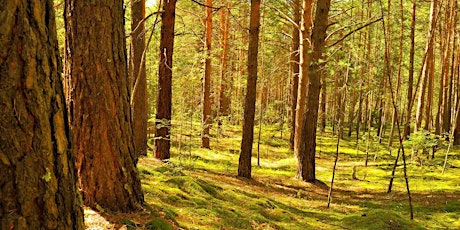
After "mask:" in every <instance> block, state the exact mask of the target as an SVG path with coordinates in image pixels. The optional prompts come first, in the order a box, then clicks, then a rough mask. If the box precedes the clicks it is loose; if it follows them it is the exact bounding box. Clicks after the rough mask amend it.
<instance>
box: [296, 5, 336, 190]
mask: <svg viewBox="0 0 460 230" xmlns="http://www.w3.org/2000/svg"><path fill="white" fill-rule="evenodd" d="M330 5H331V1H330V0H318V2H317V5H316V13H315V20H314V23H313V28H312V36H311V42H312V56H311V66H310V68H309V69H310V71H309V75H308V77H309V79H308V80H309V81H308V90H307V100H306V110H305V113H304V114H303V115H302V120H303V124H302V129H301V131H302V132H301V139H300V140H301V141H300V149H299V154H298V164H297V178H298V179H299V180H303V181H308V182H314V181H316V175H315V153H316V125H317V121H318V106H319V94H320V90H321V76H322V75H323V72H322V69H323V67H324V63H322V62H321V58H322V56H323V49H324V43H325V38H326V30H327V26H328V18H329V9H330Z"/></svg>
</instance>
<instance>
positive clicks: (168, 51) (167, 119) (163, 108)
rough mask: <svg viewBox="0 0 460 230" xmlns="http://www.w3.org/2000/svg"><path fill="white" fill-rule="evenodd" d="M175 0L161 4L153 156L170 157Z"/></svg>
mask: <svg viewBox="0 0 460 230" xmlns="http://www.w3.org/2000/svg"><path fill="white" fill-rule="evenodd" d="M175 17H176V0H169V1H167V2H165V4H163V13H162V14H161V21H162V24H161V31H160V47H159V50H160V52H159V53H160V62H159V63H158V96H157V108H156V110H157V114H156V116H155V118H156V119H155V149H154V152H155V157H156V158H158V159H161V160H165V159H169V158H170V156H171V155H170V152H169V150H170V147H171V139H170V132H171V109H172V67H173V66H172V65H173V60H172V58H173V47H174V20H175Z"/></svg>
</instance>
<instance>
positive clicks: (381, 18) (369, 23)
mask: <svg viewBox="0 0 460 230" xmlns="http://www.w3.org/2000/svg"><path fill="white" fill-rule="evenodd" d="M381 20H383V17H380V18H377V19H375V20H374V21H370V22H368V23H366V24H364V25H362V26H359V27H357V28H355V29H354V30H352V31H350V32H348V33H347V34H345V35H344V36H343V37H341V38H340V39H339V40H337V41H335V42H334V43H332V44H331V45H328V46H327V47H328V48H329V47H331V46H335V45H337V44H338V43H340V42H341V41H343V40H345V38H347V37H348V36H350V35H352V34H353V33H355V32H357V31H359V30H361V29H363V28H366V27H367V26H370V25H372V24H374V23H376V22H379V21H381ZM329 37H330V36H327V38H326V40H328V39H329Z"/></svg>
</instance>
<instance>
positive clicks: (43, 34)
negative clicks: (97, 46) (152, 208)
mask: <svg viewBox="0 0 460 230" xmlns="http://www.w3.org/2000/svg"><path fill="white" fill-rule="evenodd" d="M2 4H3V5H2V7H1V8H2V9H1V10H0V18H1V19H2V20H0V44H2V45H1V46H0V73H1V77H0V79H1V80H0V89H1V90H0V117H1V119H0V133H1V135H0V169H1V170H0V229H18V230H19V229H83V228H84V223H83V210H82V206H81V203H80V194H79V192H78V188H77V183H76V180H77V177H76V170H75V162H74V159H75V155H74V154H73V153H72V152H71V151H69V150H68V149H69V147H70V146H69V141H68V139H69V132H68V131H69V130H68V123H67V117H66V116H67V114H66V108H65V102H64V94H63V85H62V81H61V73H62V71H61V68H62V64H61V59H60V57H59V51H58V41H57V34H56V23H55V14H54V6H53V1H51V0H47V1H38V0H27V1H26V0H20V1H6V2H3V3H2ZM31 9H34V10H33V11H32V10H31Z"/></svg>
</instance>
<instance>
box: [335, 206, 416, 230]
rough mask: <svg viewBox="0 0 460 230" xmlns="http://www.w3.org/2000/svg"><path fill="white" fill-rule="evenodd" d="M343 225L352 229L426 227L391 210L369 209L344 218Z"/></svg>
mask: <svg viewBox="0 0 460 230" xmlns="http://www.w3.org/2000/svg"><path fill="white" fill-rule="evenodd" d="M342 223H343V227H346V228H350V229H401V230H402V229H408V230H409V229H411V230H412V229H425V228H424V227H423V226H422V225H420V224H419V223H417V222H415V221H411V220H409V219H408V218H407V217H402V216H401V215H400V214H398V213H396V212H394V211H390V210H381V209H377V210H369V211H367V212H362V213H357V214H353V215H350V216H348V217H346V218H344V219H343V221H342Z"/></svg>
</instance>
